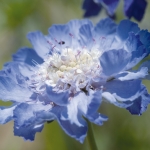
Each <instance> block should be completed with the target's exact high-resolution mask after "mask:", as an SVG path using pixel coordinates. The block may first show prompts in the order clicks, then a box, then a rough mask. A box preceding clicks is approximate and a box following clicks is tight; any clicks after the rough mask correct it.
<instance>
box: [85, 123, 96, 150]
mask: <svg viewBox="0 0 150 150" xmlns="http://www.w3.org/2000/svg"><path fill="white" fill-rule="evenodd" d="M87 138H88V143H89V146H90V149H91V150H98V148H97V145H96V142H95V138H94V132H93V126H92V123H90V122H89V121H88V135H87Z"/></svg>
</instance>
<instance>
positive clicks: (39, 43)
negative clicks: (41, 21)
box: [27, 31, 51, 58]
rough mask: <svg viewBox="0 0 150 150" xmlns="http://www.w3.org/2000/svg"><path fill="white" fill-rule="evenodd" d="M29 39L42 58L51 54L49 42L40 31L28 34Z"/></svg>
mask: <svg viewBox="0 0 150 150" xmlns="http://www.w3.org/2000/svg"><path fill="white" fill-rule="evenodd" d="M27 38H28V40H29V41H30V42H31V43H32V45H33V47H34V49H35V51H36V52H37V54H38V55H39V56H40V57H41V58H44V57H45V56H46V55H47V54H49V53H50V50H51V45H50V44H49V43H48V42H47V40H46V38H45V37H44V35H43V34H42V33H41V32H40V31H35V32H30V33H28V35H27Z"/></svg>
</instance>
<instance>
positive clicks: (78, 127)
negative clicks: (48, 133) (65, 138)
mask: <svg viewBox="0 0 150 150" xmlns="http://www.w3.org/2000/svg"><path fill="white" fill-rule="evenodd" d="M52 112H53V113H54V114H55V115H56V117H57V121H58V123H59V124H60V126H61V127H62V129H63V130H64V131H65V133H66V134H68V135H69V136H71V137H72V138H75V139H76V140H78V141H80V143H83V141H84V139H85V137H86V134H87V123H86V121H85V120H84V119H83V118H82V116H81V114H79V112H78V113H77V114H76V112H74V110H72V113H74V117H73V118H75V117H76V118H77V119H78V123H75V122H73V121H72V120H73V118H68V115H67V109H66V107H59V106H57V107H54V108H53V110H52Z"/></svg>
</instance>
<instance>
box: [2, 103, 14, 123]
mask: <svg viewBox="0 0 150 150" xmlns="http://www.w3.org/2000/svg"><path fill="white" fill-rule="evenodd" d="M15 108H16V105H13V106H11V107H0V124H5V123H7V122H9V121H11V120H12V119H13V110H14V109H15Z"/></svg>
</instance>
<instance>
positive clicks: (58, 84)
mask: <svg viewBox="0 0 150 150" xmlns="http://www.w3.org/2000/svg"><path fill="white" fill-rule="evenodd" d="M145 36H147V37H149V36H150V33H149V32H148V31H147V30H140V29H139V27H138V26H137V24H135V23H133V22H131V21H129V20H123V21H121V22H120V24H119V25H116V24H115V23H114V22H113V21H112V20H111V19H108V18H107V19H103V20H101V21H100V22H99V23H98V24H97V25H96V26H93V24H92V22H90V21H89V20H72V21H70V22H68V23H67V24H65V25H53V26H52V27H50V28H49V34H48V35H46V36H44V35H43V34H42V33H41V32H40V31H35V32H30V33H29V34H28V35H27V38H28V39H29V41H30V42H31V43H32V45H33V49H32V48H26V47H25V48H21V49H20V50H19V51H18V52H17V53H16V54H14V55H13V61H12V62H9V63H7V64H5V65H4V68H3V70H2V71H1V72H0V89H1V92H0V99H2V100H3V101H8V100H9V101H11V102H12V106H10V107H1V108H0V123H1V124H5V123H7V122H8V121H11V120H14V134H15V135H17V136H22V137H24V138H25V139H26V140H34V136H35V133H36V132H40V131H41V130H42V129H43V125H44V123H45V122H51V121H53V120H57V121H58V123H59V124H60V126H61V127H62V129H63V130H64V131H65V132H66V133H67V134H68V135H69V136H71V137H73V138H75V139H76V140H78V141H80V142H81V143H82V142H83V141H84V138H85V137H86V134H87V123H86V121H85V119H84V118H87V120H89V121H90V122H92V123H95V124H97V125H102V124H103V122H104V121H106V120H107V117H106V116H104V115H102V114H100V113H99V112H98V109H99V107H100V105H101V103H102V100H104V101H108V102H110V103H112V104H114V105H116V106H118V107H121V108H126V109H128V110H129V111H130V112H131V114H138V115H140V114H142V113H143V112H144V111H145V110H146V107H147V105H148V103H149V102H150V100H149V94H148V93H147V90H146V87H145V86H144V85H143V84H142V83H141V79H142V78H144V77H146V76H147V73H148V72H147V71H148V70H147V68H146V67H141V68H140V69H139V70H132V68H133V67H134V66H135V65H136V64H137V63H139V62H140V61H141V60H142V59H143V58H144V57H146V56H147V55H148V53H149V46H150V41H149V40H148V39H147V38H145ZM83 117H84V118H83Z"/></svg>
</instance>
